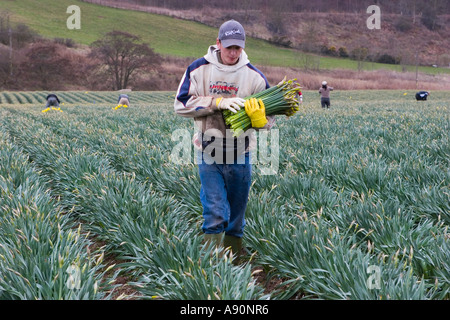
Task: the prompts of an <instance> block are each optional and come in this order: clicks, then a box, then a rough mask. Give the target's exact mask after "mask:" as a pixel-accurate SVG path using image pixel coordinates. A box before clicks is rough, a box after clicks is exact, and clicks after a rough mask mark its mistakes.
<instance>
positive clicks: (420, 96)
mask: <svg viewBox="0 0 450 320" xmlns="http://www.w3.org/2000/svg"><path fill="white" fill-rule="evenodd" d="M429 95H430V93H429V92H428V91H419V92H417V93H416V100H417V101H427V97H428V96H429Z"/></svg>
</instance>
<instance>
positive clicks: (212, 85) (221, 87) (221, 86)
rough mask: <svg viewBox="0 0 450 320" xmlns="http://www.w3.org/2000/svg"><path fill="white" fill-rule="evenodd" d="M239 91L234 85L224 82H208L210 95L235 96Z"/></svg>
mask: <svg viewBox="0 0 450 320" xmlns="http://www.w3.org/2000/svg"><path fill="white" fill-rule="evenodd" d="M238 91H239V86H238V85H237V84H236V83H231V82H226V81H210V82H209V94H211V95H230V96H233V97H234V96H236V95H237V93H238Z"/></svg>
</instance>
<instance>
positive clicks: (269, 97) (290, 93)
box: [223, 78, 302, 136]
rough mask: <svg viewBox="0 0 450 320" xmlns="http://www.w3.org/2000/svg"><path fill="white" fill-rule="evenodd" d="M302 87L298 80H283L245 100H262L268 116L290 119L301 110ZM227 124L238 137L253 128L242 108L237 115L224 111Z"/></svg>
mask: <svg viewBox="0 0 450 320" xmlns="http://www.w3.org/2000/svg"><path fill="white" fill-rule="evenodd" d="M300 89H301V88H300V85H299V84H298V83H297V82H296V79H292V80H286V78H285V79H283V81H281V82H280V83H279V84H277V85H276V86H274V87H271V88H269V89H266V90H264V91H261V92H258V93H256V94H254V95H251V96H248V97H246V98H245V100H249V99H251V98H256V99H258V100H259V99H261V100H262V102H263V103H264V106H265V109H266V115H268V116H271V115H283V114H284V115H286V116H288V117H290V116H292V115H294V114H295V113H296V112H297V111H298V110H299V109H300V103H301V99H302V92H301V91H300ZM223 116H224V119H225V123H226V124H227V125H229V126H230V128H231V129H232V130H233V132H234V135H235V136H238V135H240V134H241V133H242V132H243V131H245V130H247V129H249V128H251V126H252V123H251V120H250V118H249V116H248V115H247V113H246V112H245V110H244V108H241V110H239V111H238V112H237V113H233V112H231V111H229V110H225V111H223Z"/></svg>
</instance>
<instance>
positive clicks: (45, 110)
mask: <svg viewBox="0 0 450 320" xmlns="http://www.w3.org/2000/svg"><path fill="white" fill-rule="evenodd" d="M50 110H56V111H59V112H63V111H62V110H61V108H59V107H58V108H55V107H52V108H51V109H50V108H47V109H44V110H42V112H43V113H46V112H48V111H50Z"/></svg>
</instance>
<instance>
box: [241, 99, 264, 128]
mask: <svg viewBox="0 0 450 320" xmlns="http://www.w3.org/2000/svg"><path fill="white" fill-rule="evenodd" d="M245 112H246V113H247V115H248V116H249V117H250V120H251V121H252V127H253V128H262V127H264V126H265V125H266V123H267V118H266V107H265V106H264V103H263V102H262V100H261V99H259V100H257V99H256V98H251V99H249V100H246V101H245Z"/></svg>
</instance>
